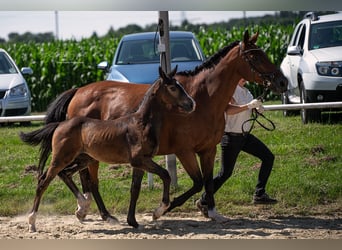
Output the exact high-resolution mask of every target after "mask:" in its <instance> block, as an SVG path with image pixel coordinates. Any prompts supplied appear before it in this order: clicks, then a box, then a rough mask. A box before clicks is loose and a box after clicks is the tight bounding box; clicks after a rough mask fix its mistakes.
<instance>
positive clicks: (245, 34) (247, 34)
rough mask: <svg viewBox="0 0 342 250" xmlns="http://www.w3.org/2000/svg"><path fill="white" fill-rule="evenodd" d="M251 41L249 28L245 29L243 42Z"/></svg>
mask: <svg viewBox="0 0 342 250" xmlns="http://www.w3.org/2000/svg"><path fill="white" fill-rule="evenodd" d="M248 42H249V32H248V30H245V33H244V34H243V43H244V44H247V43H248Z"/></svg>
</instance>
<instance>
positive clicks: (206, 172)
mask: <svg viewBox="0 0 342 250" xmlns="http://www.w3.org/2000/svg"><path fill="white" fill-rule="evenodd" d="M215 155H216V147H215V148H213V149H212V150H208V151H206V152H204V153H201V154H200V155H199V158H200V162H201V169H202V173H203V182H204V189H205V193H206V197H205V199H206V203H207V206H208V217H209V218H211V219H212V220H215V221H218V222H224V221H227V218H226V217H224V216H222V215H220V214H218V213H217V211H216V208H215V199H214V180H213V170H214V161H215Z"/></svg>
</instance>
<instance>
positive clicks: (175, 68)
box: [169, 64, 178, 77]
mask: <svg viewBox="0 0 342 250" xmlns="http://www.w3.org/2000/svg"><path fill="white" fill-rule="evenodd" d="M177 68H178V64H177V65H176V67H174V69H173V70H172V71H171V73H170V74H169V75H170V77H174V76H175V74H176V73H177Z"/></svg>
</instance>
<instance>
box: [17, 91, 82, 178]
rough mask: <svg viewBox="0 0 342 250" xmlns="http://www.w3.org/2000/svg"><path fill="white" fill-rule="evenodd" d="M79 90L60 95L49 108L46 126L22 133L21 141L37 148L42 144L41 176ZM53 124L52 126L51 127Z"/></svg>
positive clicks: (39, 168) (39, 166) (39, 165)
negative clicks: (57, 129) (56, 130)
mask: <svg viewBox="0 0 342 250" xmlns="http://www.w3.org/2000/svg"><path fill="white" fill-rule="evenodd" d="M76 91H77V88H74V89H69V90H67V91H65V92H63V93H62V94H60V95H59V96H58V97H57V98H56V99H55V100H54V101H53V102H52V103H51V104H50V105H49V107H48V109H47V112H46V116H45V124H46V125H45V126H44V127H43V128H42V129H39V130H36V131H32V132H30V133H26V134H25V133H21V134H20V135H19V136H20V138H21V140H22V141H23V142H25V143H27V144H30V145H34V146H37V145H38V144H40V157H39V164H38V171H39V176H40V175H41V174H42V173H43V170H44V166H45V164H46V161H47V160H48V158H49V155H50V153H51V151H52V145H51V141H52V135H53V132H54V131H55V129H56V127H57V125H58V123H59V122H62V121H64V120H66V115H67V111H68V106H69V103H70V101H71V99H72V98H73V97H74V95H75V93H76ZM50 124H52V125H50Z"/></svg>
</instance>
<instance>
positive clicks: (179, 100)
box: [156, 66, 196, 113]
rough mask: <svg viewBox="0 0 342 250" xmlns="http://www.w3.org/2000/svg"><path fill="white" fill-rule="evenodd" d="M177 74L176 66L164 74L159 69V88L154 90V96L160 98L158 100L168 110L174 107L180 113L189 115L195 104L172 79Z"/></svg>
mask: <svg viewBox="0 0 342 250" xmlns="http://www.w3.org/2000/svg"><path fill="white" fill-rule="evenodd" d="M176 72H177V66H176V67H175V68H174V69H173V70H172V71H171V72H170V73H169V74H166V73H165V72H164V71H163V70H162V69H161V67H159V76H160V77H159V79H158V80H157V81H159V87H157V89H156V94H157V92H158V95H159V96H160V100H161V101H162V102H163V103H164V104H165V105H166V107H168V108H172V107H176V108H178V110H179V111H181V112H186V113H191V112H193V111H194V110H195V106H196V103H195V101H194V100H193V99H192V98H191V96H189V94H188V93H187V92H186V91H185V90H184V88H183V86H182V85H181V84H180V83H179V82H178V81H177V80H176V79H175V78H174V75H175V74H176Z"/></svg>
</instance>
